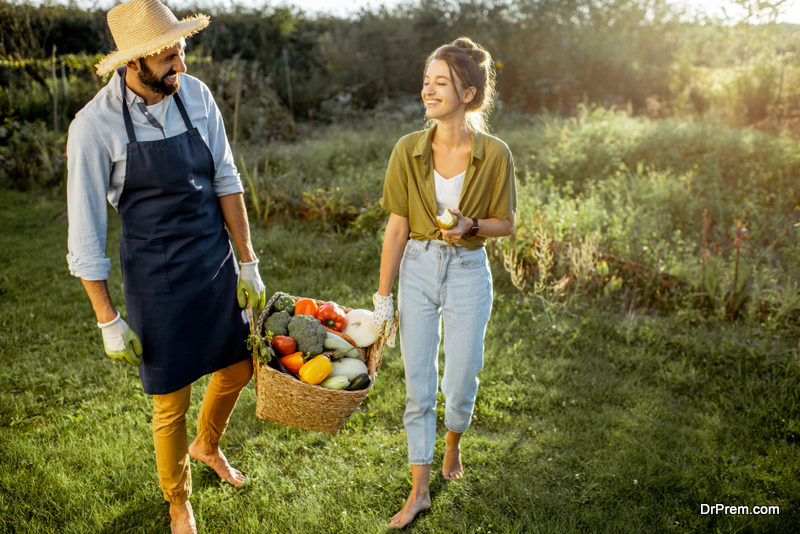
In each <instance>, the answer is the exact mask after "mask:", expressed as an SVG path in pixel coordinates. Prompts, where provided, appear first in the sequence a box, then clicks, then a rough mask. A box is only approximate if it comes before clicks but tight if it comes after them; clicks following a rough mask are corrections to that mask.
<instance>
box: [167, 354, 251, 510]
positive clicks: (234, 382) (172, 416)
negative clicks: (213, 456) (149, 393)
mask: <svg viewBox="0 0 800 534" xmlns="http://www.w3.org/2000/svg"><path fill="white" fill-rule="evenodd" d="M251 376H253V362H252V360H250V359H247V360H242V361H240V362H238V363H235V364H233V365H230V366H228V367H225V368H224V369H220V370H219V371H217V372H215V373H213V374H212V375H211V380H210V381H209V383H208V388H207V389H206V393H205V395H204V396H203V402H202V404H201V405H200V413H199V414H198V416H197V437H198V440H199V441H201V442H204V443H208V444H210V445H211V446H212V447H217V446H219V442H220V439H221V438H222V434H223V433H224V432H225V427H227V426H228V419H229V418H230V415H231V412H232V411H233V407H234V406H235V405H236V401H237V399H238V398H239V393H240V392H241V391H242V388H244V386H246V385H247V383H248V382H249V381H250V377H251ZM191 395H192V385H191V384H189V385H188V386H186V387H184V388H181V389H179V390H178V391H174V392H172V393H167V394H166V395H153V444H154V445H155V449H156V467H157V469H158V482H159V484H160V485H161V491H162V493H163V494H164V498H165V499H166V500H167V501H168V502H169V503H171V504H182V503H184V502H186V501H187V500H188V499H189V496H190V495H191V494H192V473H191V470H190V467H189V443H188V441H187V435H186V412H187V410H188V409H189V402H190V400H191Z"/></svg>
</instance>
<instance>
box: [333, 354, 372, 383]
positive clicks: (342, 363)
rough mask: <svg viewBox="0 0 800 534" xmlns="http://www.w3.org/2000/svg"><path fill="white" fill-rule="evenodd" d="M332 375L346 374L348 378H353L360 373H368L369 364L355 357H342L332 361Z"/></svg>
mask: <svg viewBox="0 0 800 534" xmlns="http://www.w3.org/2000/svg"><path fill="white" fill-rule="evenodd" d="M331 367H332V371H331V376H345V377H347V379H348V380H353V379H354V378H355V377H357V376H358V375H360V374H364V373H368V371H367V365H366V364H365V363H364V362H362V361H361V360H358V359H355V358H342V359H341V360H338V361H335V362H333V363H331Z"/></svg>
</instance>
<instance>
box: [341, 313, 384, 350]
mask: <svg viewBox="0 0 800 534" xmlns="http://www.w3.org/2000/svg"><path fill="white" fill-rule="evenodd" d="M345 317H346V319H347V320H346V324H345V327H344V329H343V330H342V332H343V333H344V334H346V335H348V336H350V337H351V338H353V341H355V342H356V345H358V346H359V347H369V346H370V345H372V344H373V343H375V341H377V340H378V327H377V326H376V325H375V321H374V320H373V318H372V312H371V311H369V310H351V311H349V312H347V314H346V316H345Z"/></svg>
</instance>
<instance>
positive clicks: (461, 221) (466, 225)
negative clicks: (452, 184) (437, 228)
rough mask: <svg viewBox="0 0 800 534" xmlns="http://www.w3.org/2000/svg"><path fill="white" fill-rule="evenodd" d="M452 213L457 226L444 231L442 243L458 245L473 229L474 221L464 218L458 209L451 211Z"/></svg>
mask: <svg viewBox="0 0 800 534" xmlns="http://www.w3.org/2000/svg"><path fill="white" fill-rule="evenodd" d="M450 213H452V214H453V217H455V218H456V224H455V225H453V227H452V228H450V229H449V230H445V229H442V241H445V242H447V243H450V244H456V243H458V242H459V240H460V239H461V238H462V237H464V234H466V233H467V232H468V231H469V229H470V228H472V219H470V218H469V217H464V215H462V214H461V211H459V210H457V209H451V210H450Z"/></svg>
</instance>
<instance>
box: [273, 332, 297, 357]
mask: <svg viewBox="0 0 800 534" xmlns="http://www.w3.org/2000/svg"><path fill="white" fill-rule="evenodd" d="M272 346H273V347H275V350H277V351H278V352H280V353H281V354H283V355H284V356H286V355H287V354H291V353H293V352H294V351H296V350H297V341H295V340H294V338H291V337H289V336H275V337H273V338H272Z"/></svg>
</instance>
